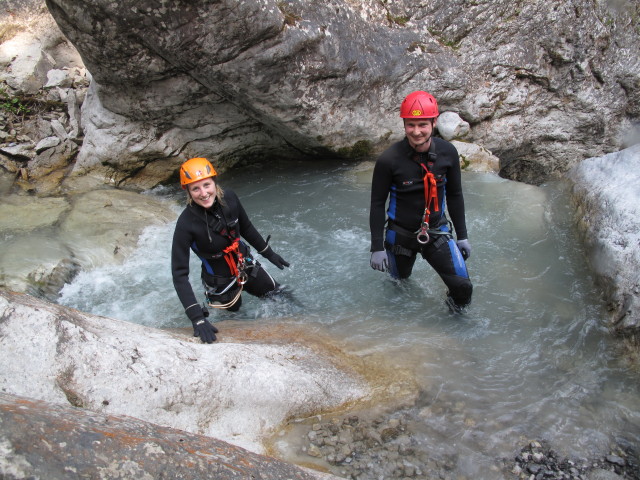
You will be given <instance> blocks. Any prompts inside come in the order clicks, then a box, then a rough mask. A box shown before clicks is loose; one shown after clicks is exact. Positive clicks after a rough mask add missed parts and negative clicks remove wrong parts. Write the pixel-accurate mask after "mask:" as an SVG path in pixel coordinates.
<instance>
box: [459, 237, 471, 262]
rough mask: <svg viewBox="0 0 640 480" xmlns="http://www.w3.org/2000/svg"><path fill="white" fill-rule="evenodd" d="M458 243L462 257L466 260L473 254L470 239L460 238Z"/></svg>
mask: <svg viewBox="0 0 640 480" xmlns="http://www.w3.org/2000/svg"><path fill="white" fill-rule="evenodd" d="M457 245H458V249H459V250H460V253H461V254H462V258H464V259H465V261H466V260H467V259H468V258H469V257H470V256H471V244H470V243H469V240H467V239H466V238H463V239H462V240H458V241H457Z"/></svg>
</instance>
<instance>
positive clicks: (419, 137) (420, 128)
mask: <svg viewBox="0 0 640 480" xmlns="http://www.w3.org/2000/svg"><path fill="white" fill-rule="evenodd" d="M435 126H436V119H435V118H415V119H412V118H406V119H405V120H404V133H405V134H406V135H407V139H408V140H409V144H410V145H411V146H412V147H413V149H414V150H416V151H417V152H426V151H427V150H429V146H430V145H431V135H432V134H433V129H434V128H435Z"/></svg>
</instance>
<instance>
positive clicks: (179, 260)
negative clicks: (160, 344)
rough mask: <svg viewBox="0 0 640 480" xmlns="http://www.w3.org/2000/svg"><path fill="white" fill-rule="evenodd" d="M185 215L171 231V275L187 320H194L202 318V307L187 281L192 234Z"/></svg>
mask: <svg viewBox="0 0 640 480" xmlns="http://www.w3.org/2000/svg"><path fill="white" fill-rule="evenodd" d="M187 223H188V222H187V221H186V219H185V215H184V214H183V215H181V216H180V217H179V218H178V221H177V223H176V229H175V231H174V232H173V243H172V245H171V275H172V277H173V286H174V288H175V289H176V293H177V294H178V298H179V299H180V302H181V303H182V306H183V307H184V309H185V313H186V314H187V316H188V317H189V320H191V321H196V320H200V319H202V318H204V314H203V312H202V308H201V307H200V304H199V303H198V301H197V300H196V296H195V294H194V293H193V288H192V287H191V283H189V256H190V253H191V250H190V249H191V242H192V241H193V238H192V235H191V234H190V233H189V229H188V225H187Z"/></svg>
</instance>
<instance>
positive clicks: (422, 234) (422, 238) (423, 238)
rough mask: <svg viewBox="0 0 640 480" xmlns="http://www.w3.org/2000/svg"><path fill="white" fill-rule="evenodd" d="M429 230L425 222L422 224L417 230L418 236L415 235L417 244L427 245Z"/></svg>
mask: <svg viewBox="0 0 640 480" xmlns="http://www.w3.org/2000/svg"><path fill="white" fill-rule="evenodd" d="M428 229H429V224H428V223H427V222H423V223H422V226H421V227H420V230H418V234H417V235H416V239H417V240H418V243H420V244H422V245H425V244H427V243H429V233H428V232H427V230H428Z"/></svg>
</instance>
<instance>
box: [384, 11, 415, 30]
mask: <svg viewBox="0 0 640 480" xmlns="http://www.w3.org/2000/svg"><path fill="white" fill-rule="evenodd" d="M387 20H389V23H391V24H396V25H400V26H401V27H404V26H405V25H406V24H407V22H408V21H409V20H411V17H409V16H407V15H391V14H390V13H387Z"/></svg>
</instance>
